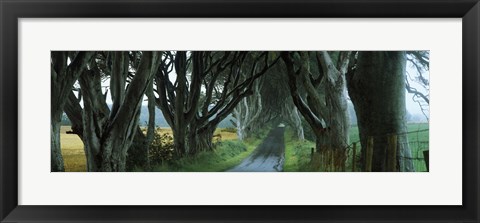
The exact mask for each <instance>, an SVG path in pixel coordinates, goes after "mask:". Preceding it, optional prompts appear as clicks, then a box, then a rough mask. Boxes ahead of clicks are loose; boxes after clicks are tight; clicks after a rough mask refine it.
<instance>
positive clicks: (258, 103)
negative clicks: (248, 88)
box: [232, 79, 263, 141]
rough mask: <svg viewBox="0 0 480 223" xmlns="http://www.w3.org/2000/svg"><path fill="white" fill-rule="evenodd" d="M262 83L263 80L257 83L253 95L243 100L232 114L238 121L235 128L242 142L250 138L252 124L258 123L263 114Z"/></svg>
mask: <svg viewBox="0 0 480 223" xmlns="http://www.w3.org/2000/svg"><path fill="white" fill-rule="evenodd" d="M262 83H263V79H260V80H258V81H256V82H255V84H254V87H253V95H251V96H249V97H245V98H243V99H242V100H241V102H240V103H239V104H238V105H237V106H236V107H235V109H234V110H233V112H232V114H233V117H234V118H235V120H236V121H235V126H236V128H237V136H238V140H240V141H243V139H245V138H246V137H247V136H248V133H249V131H250V129H251V128H252V124H253V123H254V122H255V121H257V119H258V117H259V116H260V114H261V113H262V96H261V95H260V88H261V86H262Z"/></svg>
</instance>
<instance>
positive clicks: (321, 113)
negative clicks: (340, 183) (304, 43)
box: [282, 51, 350, 170]
mask: <svg viewBox="0 0 480 223" xmlns="http://www.w3.org/2000/svg"><path fill="white" fill-rule="evenodd" d="M343 54H344V55H343ZM349 54H350V53H349V52H342V53H340V56H339V57H338V58H337V59H338V60H336V61H333V60H332V58H331V56H330V54H329V53H328V52H325V51H323V52H319V53H318V55H317V65H318V66H319V68H320V69H319V74H318V75H314V74H313V73H312V66H313V64H312V63H311V57H310V55H309V53H308V52H298V53H295V52H293V53H292V52H283V53H282V59H283V60H284V62H285V65H286V67H287V74H288V79H289V83H288V84H289V89H290V93H291V96H292V99H293V102H294V104H295V106H296V107H297V108H298V110H299V112H300V113H301V114H302V115H303V116H304V118H305V120H306V121H307V123H308V124H309V125H310V127H311V128H312V130H313V133H314V134H315V137H316V151H317V152H318V153H319V154H320V159H321V160H323V163H326V162H329V163H331V164H332V165H333V167H334V168H335V170H344V168H345V160H346V153H345V151H346V148H347V145H348V128H349V116H348V110H347V101H346V87H345V79H344V78H345V77H344V74H345V72H346V67H347V65H348V61H349ZM321 84H323V85H324V86H321ZM299 86H301V87H302V88H303V89H304V90H305V92H306V95H307V97H306V100H304V99H303V98H302V96H301V94H300V91H299ZM320 88H324V93H323V94H320V92H319V89H320ZM328 153H334V159H333V160H332V159H331V158H330V157H332V156H331V155H330V154H328ZM326 155H328V157H327V158H328V159H324V156H326ZM328 165H330V164H328Z"/></svg>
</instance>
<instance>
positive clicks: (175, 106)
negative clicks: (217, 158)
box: [155, 51, 278, 156]
mask: <svg viewBox="0 0 480 223" xmlns="http://www.w3.org/2000/svg"><path fill="white" fill-rule="evenodd" d="M277 60H278V57H277V58H274V56H273V55H270V54H269V53H268V52H203V51H193V52H189V53H187V52H181V51H177V52H167V53H166V55H165V57H164V59H163V63H162V65H161V66H160V70H159V72H158V73H157V75H156V78H155V80H156V86H157V88H156V93H157V95H158V98H157V100H156V101H157V106H158V107H159V108H160V109H161V110H162V113H163V115H164V116H165V119H166V120H167V122H168V123H169V125H170V126H171V127H172V131H173V135H174V142H175V148H176V154H177V155H178V156H183V155H185V154H196V153H198V152H200V151H206V150H211V149H212V148H213V145H212V137H213V133H214V131H215V129H216V127H217V125H218V124H219V123H220V122H221V121H222V120H223V119H225V118H226V117H227V116H228V115H229V114H230V113H231V112H232V111H233V110H234V108H235V107H236V106H237V105H238V103H240V101H241V100H242V99H243V98H245V97H247V96H249V95H252V93H253V92H252V88H253V86H254V84H255V80H257V79H258V78H259V77H261V76H262V75H263V74H265V72H266V71H267V70H268V69H269V68H270V67H272V66H273V65H274V64H275V63H276V61H277ZM173 66H174V67H173ZM173 68H174V69H175V73H176V75H177V76H176V78H170V73H171V72H172V71H173ZM190 70H191V72H190ZM201 89H204V91H201ZM179 96H182V97H179Z"/></svg>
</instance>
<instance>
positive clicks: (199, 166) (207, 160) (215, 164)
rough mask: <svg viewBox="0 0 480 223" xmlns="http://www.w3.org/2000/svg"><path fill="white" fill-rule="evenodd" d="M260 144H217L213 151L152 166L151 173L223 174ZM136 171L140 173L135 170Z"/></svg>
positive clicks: (232, 142)
mask: <svg viewBox="0 0 480 223" xmlns="http://www.w3.org/2000/svg"><path fill="white" fill-rule="evenodd" d="M259 143H260V141H253V142H251V143H242V142H240V141H237V140H226V141H222V143H219V144H218V146H217V148H216V149H215V150H214V151H208V152H200V153H199V154H197V155H196V156H193V157H183V158H181V159H178V160H171V161H170V162H164V163H162V164H159V165H154V166H153V168H152V171H153V172H223V171H226V170H228V169H230V168H232V167H234V166H236V165H238V164H239V163H240V162H241V161H242V160H243V159H245V157H247V156H248V155H249V154H250V153H251V152H252V151H253V150H254V149H255V148H256V146H257V145H258V144H259ZM137 171H142V170H139V169H137Z"/></svg>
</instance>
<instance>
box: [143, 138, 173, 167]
mask: <svg viewBox="0 0 480 223" xmlns="http://www.w3.org/2000/svg"><path fill="white" fill-rule="evenodd" d="M174 151H175V145H174V144H173V137H172V136H171V135H169V134H161V133H160V131H155V135H154V138H153V141H152V143H151V144H150V148H149V151H148V157H149V159H150V164H151V165H158V164H162V163H164V162H169V161H171V160H172V159H173V154H174Z"/></svg>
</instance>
